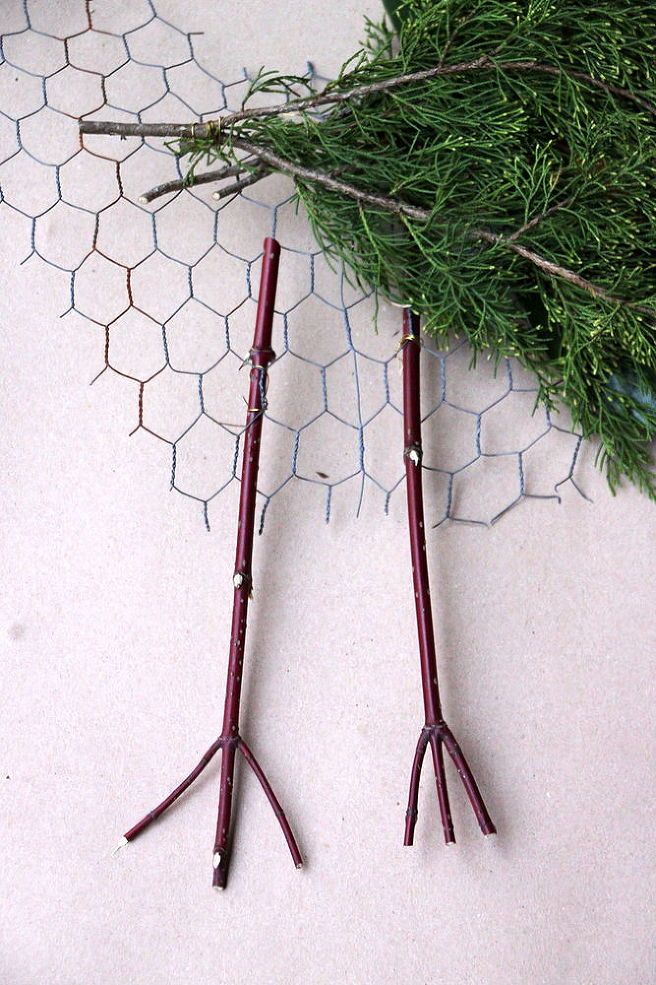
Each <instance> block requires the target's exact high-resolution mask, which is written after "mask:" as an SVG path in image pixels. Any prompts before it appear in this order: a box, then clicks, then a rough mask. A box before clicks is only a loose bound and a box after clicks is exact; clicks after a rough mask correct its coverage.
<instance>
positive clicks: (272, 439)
mask: <svg viewBox="0 0 656 985" xmlns="http://www.w3.org/2000/svg"><path fill="white" fill-rule="evenodd" d="M0 26H1V27H2V29H3V31H4V33H3V34H2V36H0V59H1V60H0V203H1V207H2V209H3V210H9V213H11V214H12V216H13V218H14V219H17V218H20V219H21V220H22V222H23V225H24V230H25V235H26V238H27V241H28V242H29V247H28V251H27V255H26V256H25V257H24V260H23V262H25V260H29V259H30V258H33V257H38V258H40V260H41V261H43V262H44V263H46V264H49V265H50V266H51V267H54V268H56V269H57V270H59V271H61V275H62V279H63V280H67V281H68V296H69V301H68V307H67V308H66V310H65V311H64V313H63V314H64V315H67V316H68V315H78V316H82V317H83V318H84V319H85V320H86V321H87V322H88V323H90V324H92V325H93V326H95V327H96V330H97V331H98V332H99V336H100V344H99V356H100V367H99V372H98V374H97V376H96V377H95V379H96V380H97V379H98V378H100V377H101V376H103V375H105V374H115V375H116V376H118V377H121V378H123V379H125V380H126V381H129V382H130V384H131V385H132V386H133V388H134V392H135V396H136V401H135V428H134V431H133V433H134V432H136V431H140V430H142V431H145V432H147V433H148V434H150V435H152V436H153V437H154V438H156V439H158V440H159V441H162V442H164V443H165V444H166V445H167V446H168V447H169V449H170V456H171V475H170V484H171V488H172V489H174V490H176V491H177V492H178V493H180V494H181V495H183V496H185V497H187V498H188V499H189V500H191V501H194V502H195V503H197V504H198V506H199V507H200V509H201V511H202V515H203V517H204V521H205V524H206V525H207V526H208V529H209V508H210V505H211V504H212V503H214V502H215V501H216V500H217V498H218V497H219V496H220V495H221V493H222V492H223V491H224V490H225V489H227V488H228V487H229V486H230V485H232V484H233V483H235V482H238V481H239V461H240V447H241V437H242V434H243V427H244V425H243V423H238V422H239V421H242V422H243V420H244V418H245V411H246V406H245V400H244V392H245V385H246V382H247V380H246V378H247V374H246V373H241V374H240V373H239V370H240V368H241V367H242V365H243V364H244V361H245V358H246V357H247V354H248V348H249V346H250V334H251V331H252V325H253V318H254V312H255V302H256V297H257V284H258V269H259V263H260V260H261V243H262V240H263V238H264V237H265V236H267V235H273V236H276V237H277V238H278V239H279V240H280V242H281V246H282V256H281V265H280V271H281V289H280V290H279V294H278V299H277V305H276V325H275V349H276V352H277V353H278V358H277V361H276V362H275V363H274V365H273V366H272V368H271V372H270V385H269V388H268V390H269V392H268V403H267V405H266V411H265V415H266V418H267V434H266V445H267V446H268V447H270V448H271V449H272V451H271V453H269V454H268V456H267V452H265V455H264V456H263V474H262V476H261V481H260V488H259V490H258V491H259V494H260V497H261V520H260V529H262V526H263V524H264V519H265V517H266V514H267V510H268V508H269V506H270V504H271V503H272V501H273V500H274V499H276V497H279V496H280V494H281V493H282V491H283V490H284V489H286V488H287V487H289V484H290V483H291V482H292V481H300V482H303V483H306V484H308V485H309V486H313V487H316V488H318V489H319V490H321V492H322V493H323V501H324V507H323V515H324V517H325V519H326V520H329V519H330V516H331V511H332V508H333V503H334V500H335V497H336V495H337V494H338V493H339V492H340V491H341V490H342V489H345V488H347V487H348V488H349V489H350V490H351V491H353V490H355V495H354V501H355V503H356V504H357V509H358V510H359V508H360V507H361V505H362V503H363V501H364V499H365V497H366V496H367V495H368V494H369V493H373V494H374V495H375V496H377V497H378V499H379V500H380V502H381V504H382V506H383V507H384V509H385V511H387V510H388V509H389V507H390V502H391V500H392V497H393V496H394V493H395V492H396V490H397V489H398V488H399V486H400V485H401V484H402V482H403V463H402V457H401V454H400V448H401V446H402V430H401V393H400V376H399V373H398V370H397V364H398V342H399V339H400V311H398V310H395V309H390V308H383V309H382V310H381V313H380V315H379V317H378V320H377V326H374V323H373V317H372V316H373V311H374V307H375V306H374V300H373V299H372V298H371V297H367V296H365V295H363V294H362V292H359V291H357V290H354V289H353V287H352V286H351V285H350V283H349V282H348V280H347V278H346V277H345V276H344V273H343V272H341V273H340V272H335V271H332V270H331V269H329V267H328V265H327V264H326V261H325V259H324V257H323V256H322V254H321V252H320V251H318V250H317V249H316V245H315V244H314V243H313V241H312V240H311V237H310V234H309V229H308V226H307V223H306V221H305V219H304V218H303V216H302V215H297V214H296V212H295V205H294V198H293V188H292V186H291V183H289V182H288V181H287V180H286V179H283V178H280V177H273V176H272V177H268V178H266V179H264V180H263V181H262V182H260V183H258V184H256V185H254V186H252V187H251V188H249V189H248V190H246V191H243V192H241V194H235V195H234V196H231V197H229V198H228V199H225V200H223V201H222V202H220V203H217V202H215V201H214V200H213V199H212V190H213V189H212V187H211V186H210V187H207V186H205V187H202V188H201V187H197V188H193V189H192V188H186V189H183V190H182V191H179V192H176V193H174V194H169V195H167V196H166V197H164V198H161V199H157V200H156V201H155V202H153V203H152V204H150V205H147V204H144V203H143V202H142V201H140V196H141V194H142V193H143V192H144V191H145V190H146V189H147V188H148V187H150V186H151V185H155V184H159V183H161V182H163V181H165V180H168V179H170V178H175V177H181V176H182V172H181V171H180V166H179V164H178V163H177V161H176V159H175V158H174V157H173V155H172V154H171V153H170V151H169V150H168V149H167V148H166V147H165V146H164V145H163V142H162V141H158V140H142V139H137V138H134V139H128V140H125V141H119V139H118V138H109V137H92V138H89V137H87V138H85V140H84V144H82V143H81V141H80V139H79V136H78V130H77V121H78V119H79V118H80V117H82V116H85V117H91V118H115V119H117V120H144V121H155V120H163V119H166V120H173V121H179V122H187V121H190V120H206V119H209V118H211V117H213V116H216V115H217V114H220V113H221V112H224V111H226V110H227V109H229V108H235V107H236V106H238V105H239V104H240V102H241V99H242V98H243V96H244V94H245V91H246V87H247V84H248V74H247V72H246V71H245V70H244V72H243V74H242V76H241V77H239V78H237V79H235V80H234V81H233V82H231V83H225V82H223V81H222V80H221V79H220V78H218V77H217V76H216V75H214V74H212V72H211V71H208V69H207V68H205V67H204V66H203V65H201V64H200V62H199V61H198V59H197V57H196V54H195V52H194V36H193V35H192V34H189V33H185V32H184V31H182V30H180V29H179V28H178V27H176V26H175V25H173V24H171V23H170V22H169V21H168V20H166V19H164V18H163V17H161V16H160V15H159V14H158V13H157V10H156V4H155V3H154V2H152V0H149V2H144V3H142V2H141V0H138V2H135V3H134V4H132V5H130V6H129V7H124V6H123V5H112V4H109V3H106V2H105V3H103V2H101V0H96V2H95V3H94V4H93V6H91V4H89V3H88V2H86V3H85V2H84V0H79V2H72V3H68V4H66V5H65V6H60V5H59V4H46V3H44V2H38V3H37V2H30V0H16V2H7V0H4V3H3V14H2V22H1V24H0ZM309 71H310V72H311V73H312V72H313V69H312V67H311V66H309ZM424 353H425V357H426V358H425V359H424V360H423V391H424V393H423V402H424V407H423V409H424V420H425V421H426V427H425V444H426V450H425V456H424V468H425V470H426V478H427V485H428V487H429V496H430V500H429V501H430V504H431V516H432V522H433V523H434V524H435V525H439V524H441V523H443V522H444V521H446V520H450V521H457V522H468V523H478V524H489V523H493V522H494V521H495V520H497V519H499V518H500V517H501V516H503V515H505V514H506V513H507V512H508V511H509V510H510V509H511V508H512V507H514V506H516V505H517V504H518V503H520V502H522V501H524V500H526V499H529V498H541V499H549V498H551V499H554V500H555V501H560V496H559V490H560V489H561V487H562V486H563V485H564V484H566V483H571V484H572V485H573V486H574V487H575V488H576V489H577V490H578V492H580V493H581V495H583V493H582V491H581V489H580V486H579V485H578V484H577V481H576V478H575V476H576V469H577V465H578V462H579V453H580V449H581V441H582V439H581V437H580V435H579V434H577V433H575V432H574V431H572V430H571V429H570V428H569V427H568V425H567V422H564V423H562V422H560V419H559V418H558V419H556V420H555V419H554V417H553V416H552V414H550V412H549V411H547V410H545V409H543V408H538V409H537V410H535V407H534V404H535V397H536V394H537V388H536V386H535V382H534V381H533V380H532V379H531V378H530V377H528V376H527V374H526V373H525V372H524V371H523V370H521V369H520V367H519V366H517V365H515V364H514V363H512V362H511V361H510V360H504V361H502V362H501V363H500V364H499V366H498V367H492V366H491V365H490V364H489V363H486V362H485V361H484V360H483V361H482V362H481V363H479V365H478V366H477V367H476V368H470V366H469V364H470V362H471V354H470V352H469V351H468V349H467V347H466V345H465V344H464V343H463V342H458V341H457V340H456V341H455V342H454V345H453V346H452V347H451V348H450V349H449V350H447V351H438V350H437V349H435V348H434V347H433V346H431V345H430V343H426V344H425V345H424ZM267 457H268V460H269V467H268V468H267V464H266V463H267Z"/></svg>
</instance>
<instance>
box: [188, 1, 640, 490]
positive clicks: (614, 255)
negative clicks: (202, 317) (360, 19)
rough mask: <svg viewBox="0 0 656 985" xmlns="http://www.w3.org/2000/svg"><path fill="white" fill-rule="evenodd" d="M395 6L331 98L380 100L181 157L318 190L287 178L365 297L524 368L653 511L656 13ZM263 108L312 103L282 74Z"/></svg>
mask: <svg viewBox="0 0 656 985" xmlns="http://www.w3.org/2000/svg"><path fill="white" fill-rule="evenodd" d="M386 6H388V9H389V10H390V12H391V13H392V14H393V23H394V27H395V30H394V32H392V31H391V30H389V29H388V28H387V27H386V26H385V25H384V24H382V25H376V24H372V23H370V22H368V24H367V36H366V39H365V42H364V43H363V46H362V48H361V50H359V51H358V52H357V53H356V54H355V55H354V56H353V58H351V59H350V60H349V61H348V62H347V63H346V65H344V66H343V68H342V70H341V72H340V74H339V76H338V78H337V79H335V80H334V82H332V83H331V84H330V86H329V87H328V91H329V92H331V93H332V94H334V95H336V96H337V95H339V94H344V93H348V92H350V91H351V90H352V89H354V88H358V89H361V87H363V86H364V87H373V88H372V90H371V91H366V92H364V93H363V92H362V91H360V93H359V94H358V95H354V96H353V97H351V98H346V99H342V100H341V101H335V103H333V104H332V105H326V104H325V103H322V104H321V105H320V106H316V105H313V104H312V102H311V100H310V102H309V104H308V103H307V101H306V102H304V104H303V105H302V107H300V108H299V109H297V111H296V112H295V113H294V114H285V115H280V114H278V115H263V116H259V117H252V118H249V117H248V116H246V117H245V118H243V119H240V120H239V121H237V122H234V123H231V124H230V125H229V126H228V127H226V128H225V129H223V128H221V130H219V131H218V133H214V132H211V133H210V134H209V135H205V136H203V137H199V138H198V139H193V140H186V141H184V143H181V144H180V145H179V146H178V147H177V152H178V153H181V154H183V155H189V157H190V160H191V164H192V167H193V166H194V165H195V164H196V163H198V162H199V161H201V160H207V161H215V160H221V161H224V162H226V163H234V162H235V161H239V159H240V158H241V157H243V148H241V150H240V148H239V147H238V144H239V143H240V141H247V142H248V144H249V145H251V146H254V147H256V148H259V149H263V150H264V151H269V152H273V153H274V154H275V155H276V156H277V157H278V158H280V159H283V160H284V161H286V162H290V163H291V164H292V165H296V166H301V167H302V168H304V169H307V170H309V171H311V172H313V173H314V174H316V176H317V177H316V178H315V177H308V176H307V175H306V176H304V177H298V176H296V178H295V182H296V193H297V196H298V200H299V202H301V203H302V204H303V206H304V207H305V209H306V210H307V213H308V215H309V217H310V221H311V223H312V227H313V230H314V233H315V235H316V238H317V241H318V243H319V244H320V246H321V248H322V249H324V250H325V251H326V253H327V254H328V255H329V256H330V257H333V258H335V260H336V261H338V262H340V261H343V262H344V263H345V264H346V267H347V269H348V270H349V271H350V274H351V276H352V278H353V280H354V282H356V283H358V284H361V285H362V286H364V287H367V288H373V289H374V290H375V291H376V293H377V295H378V296H379V297H380V298H381V299H385V300H388V301H391V302H394V303H396V304H402V305H407V306H409V307H411V308H412V309H414V310H415V311H416V312H418V313H419V314H421V316H422V319H423V328H424V331H425V332H427V333H428V334H430V335H433V336H436V337H438V338H439V339H440V340H443V341H446V340H447V339H448V337H450V336H454V335H455V336H458V337H463V336H464V337H466V338H467V339H468V341H469V343H470V345H471V346H472V349H473V351H474V353H475V354H476V353H478V352H483V351H486V352H488V353H492V354H493V355H494V357H495V358H497V359H500V358H502V357H506V356H511V357H514V358H516V359H518V360H519V361H520V362H521V363H522V364H523V365H524V366H526V367H528V368H529V369H530V370H532V371H533V372H534V373H535V374H536V376H537V378H538V381H539V399H540V401H542V402H544V403H546V404H548V405H550V406H554V407H558V406H565V407H567V408H568V409H569V411H570V413H571V417H572V419H573V422H574V424H575V425H576V426H577V427H578V428H580V429H581V430H582V432H583V434H584V435H585V436H586V437H588V436H593V435H594V436H596V437H597V438H598V440H599V453H600V461H601V462H602V464H603V465H604V467H605V469H606V472H607V475H608V479H609V482H610V484H611V487H612V488H615V486H616V485H617V484H618V482H619V481H620V479H621V478H622V476H626V477H628V478H629V479H630V480H631V481H633V482H634V483H636V484H637V485H638V486H639V487H640V488H641V489H642V490H643V491H645V492H647V493H649V494H650V495H651V496H654V495H655V489H654V475H653V471H652V463H651V456H650V448H649V445H650V442H651V441H652V440H653V439H654V437H655V436H656V181H655V179H656V105H655V104H656V2H651V0H598V2H596V3H594V4H591V3H588V2H583V0H578V2H577V0H401V2H400V3H399V2H394V0H387V3H386ZM397 29H398V30H397ZM440 66H441V67H442V69H444V70H445V71H442V72H441V73H439V74H434V75H432V76H430V77H428V78H424V79H421V80H416V81H405V82H402V83H401V82H399V84H396V83H394V84H392V85H390V86H389V87H387V88H381V87H380V84H381V83H388V82H389V83H391V82H393V81H394V80H400V79H403V78H404V77H405V76H407V75H409V74H412V73H417V72H419V71H422V70H429V69H433V68H436V67H440ZM458 66H463V67H461V68H458ZM451 68H453V71H451ZM447 69H448V71H447ZM261 91H268V92H278V93H279V92H286V93H289V94H291V96H292V98H296V97H299V96H301V97H307V96H310V97H312V96H313V94H314V90H313V88H312V80H311V79H309V78H307V79H305V78H298V77H292V76H281V75H278V74H277V73H272V72H261V73H260V74H259V75H258V76H257V78H256V79H255V81H254V83H253V85H252V93H253V94H254V93H256V92H261ZM248 106H249V103H248V102H247V103H246V106H245V108H246V109H248ZM274 169H275V166H274ZM281 170H282V169H281ZM288 173H289V172H288ZM326 176H329V177H332V178H336V179H338V180H339V181H340V182H342V183H344V184H345V185H347V186H349V187H352V188H354V189H356V190H358V191H359V192H364V193H366V194H367V195H369V196H378V197H382V198H383V199H389V200H393V201H394V202H396V203H402V205H404V206H413V207H415V213H416V214H407V213H406V212H404V211H403V210H401V212H399V211H398V210H397V211H395V210H394V209H392V208H390V207H388V206H386V205H384V204H380V203H374V202H372V201H368V200H367V199H366V197H364V198H363V197H362V196H360V197H354V196H352V195H351V194H348V193H344V192H342V191H337V190H335V189H334V188H332V187H327V186H326V183H325V181H323V180H322V179H323V178H325V177H326ZM518 248H519V249H518ZM522 248H523V249H522ZM535 257H537V258H538V259H537V261H536V259H535ZM538 261H540V262H538Z"/></svg>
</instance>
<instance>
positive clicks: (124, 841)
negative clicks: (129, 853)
mask: <svg viewBox="0 0 656 985" xmlns="http://www.w3.org/2000/svg"><path fill="white" fill-rule="evenodd" d="M129 844H130V842H129V841H128V839H127V838H126V837H125V835H124V836H123V837H122V838H121V840H120V841H119V843H118V845H116V847H115V848H114V850H113V851H112V855H118V853H119V852H120V850H121V849H122V848H125V846H126V845H129Z"/></svg>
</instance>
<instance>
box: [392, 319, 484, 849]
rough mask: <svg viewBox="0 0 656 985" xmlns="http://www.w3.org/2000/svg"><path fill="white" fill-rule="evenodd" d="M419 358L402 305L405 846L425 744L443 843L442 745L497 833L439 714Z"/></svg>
mask: <svg viewBox="0 0 656 985" xmlns="http://www.w3.org/2000/svg"><path fill="white" fill-rule="evenodd" d="M420 360H421V341H420V336H419V317H418V315H415V314H413V313H412V312H410V311H408V310H407V309H406V310H405V311H404V313H403V434H404V451H403V458H404V461H405V475H406V494H407V500H408V529H409V533H410V554H411V557H412V581H413V585H414V592H415V611H416V615H417V634H418V638H419V661H420V665H421V683H422V690H423V695H424V712H425V724H424V727H423V729H422V730H421V733H420V735H419V741H418V742H417V748H416V750H415V758H414V761H413V764H412V771H411V775H410V791H409V795H408V809H407V811H406V822H405V838H404V841H403V843H404V845H412V843H413V840H414V832H415V824H416V822H417V813H418V811H417V803H418V799H419V779H420V775H421V768H422V764H423V761H424V756H425V753H426V748H427V746H428V745H429V744H430V747H431V754H432V757H433V768H434V770H435V782H436V785H437V799H438V804H439V808H440V817H441V819H442V828H443V831H444V840H445V842H446V843H447V844H449V843H451V842H454V841H455V836H454V833H453V822H452V820H451V811H450V807H449V794H448V791H447V785H446V775H445V772H444V749H443V747H445V748H446V751H447V752H448V754H449V755H450V756H451V759H452V760H453V763H454V765H455V767H456V769H457V771H458V773H459V775H460V779H461V780H462V783H463V786H464V788H465V791H466V793H467V796H468V798H469V802H470V804H471V806H472V810H473V811H474V814H475V815H476V820H477V821H478V823H479V826H480V829H481V831H482V832H483V834H484V835H490V834H495V833H496V828H495V826H494V824H493V823H492V820H491V818H490V815H489V813H488V811H487V807H486V806H485V803H484V801H483V797H482V795H481V792H480V790H479V789H478V786H477V784H476V780H475V779H474V776H473V774H472V771H471V770H470V768H469V765H468V763H467V760H466V759H465V756H464V754H463V752H462V750H461V748H460V746H459V745H458V743H457V742H456V739H455V738H454V736H453V733H452V732H451V729H450V728H449V726H448V725H447V724H446V722H445V721H444V717H443V714H442V705H441V700H440V691H439V686H438V680H437V657H436V648H435V631H434V628H433V612H432V606H431V597H430V583H429V576H428V560H427V557H426V532H425V529H426V528H425V522H424V492H423V479H422V457H423V449H422V440H421V409H420V408H421V386H420Z"/></svg>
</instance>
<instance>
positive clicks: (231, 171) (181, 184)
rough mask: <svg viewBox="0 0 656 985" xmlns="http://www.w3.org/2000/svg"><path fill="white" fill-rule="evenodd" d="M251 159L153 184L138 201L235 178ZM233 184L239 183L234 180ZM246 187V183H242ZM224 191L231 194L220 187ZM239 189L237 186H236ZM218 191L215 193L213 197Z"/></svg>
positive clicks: (260, 170) (260, 174)
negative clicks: (242, 163)
mask: <svg viewBox="0 0 656 985" xmlns="http://www.w3.org/2000/svg"><path fill="white" fill-rule="evenodd" d="M253 163H254V162H253V161H244V166H243V167H242V165H241V164H229V165H225V167H222V168H216V169H215V170H214V171H204V172H203V173H202V174H193V175H185V177H184V178H176V179H175V180H174V181H165V182H164V183H163V184H161V185H155V187H154V188H151V189H150V190H149V191H147V192H144V194H143V195H140V196H139V201H140V202H141V204H142V205H147V204H148V203H149V202H153V201H154V200H155V199H156V198H161V196H162V195H170V194H171V193H172V192H179V191H182V189H183V188H188V189H189V190H191V189H192V188H195V187H196V186H197V185H210V184H213V183H214V182H216V181H222V180H223V179H224V178H235V177H237V175H240V174H243V173H244V172H245V171H246V170H247V167H246V165H248V164H251V165H252V164H253ZM256 173H257V178H256V179H255V180H257V181H259V180H260V178H263V177H264V175H265V173H267V172H265V170H264V169H263V168H258V169H257V172H256ZM247 183H248V184H249V185H252V184H254V181H248V182H247ZM235 184H240V183H239V182H235ZM244 187H246V185H244ZM229 188H230V189H234V185H230V186H229ZM222 191H226V194H231V192H230V191H228V190H227V189H222ZM237 191H239V188H237ZM217 194H218V193H215V197H216V195H217ZM220 197H221V198H225V195H221V196H220Z"/></svg>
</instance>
